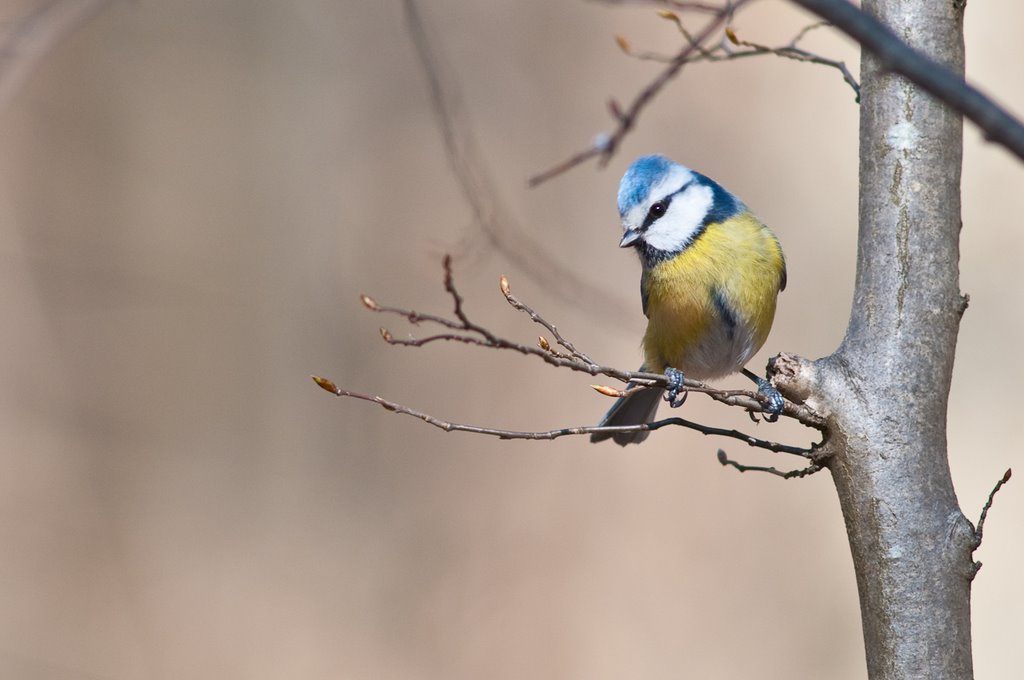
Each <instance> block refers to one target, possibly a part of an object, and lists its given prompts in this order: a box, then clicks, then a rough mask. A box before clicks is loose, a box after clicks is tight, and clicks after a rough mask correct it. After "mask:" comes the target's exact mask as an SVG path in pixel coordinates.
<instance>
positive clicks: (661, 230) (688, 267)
mask: <svg viewBox="0 0 1024 680" xmlns="http://www.w3.org/2000/svg"><path fill="white" fill-rule="evenodd" d="M618 202H619V215H620V217H621V218H622V229H623V232H624V233H623V235H622V240H621V241H619V247H621V248H633V249H635V250H636V252H637V255H639V256H640V263H641V265H642V266H643V274H642V276H641V278H640V297H641V300H642V302H643V310H644V314H645V315H646V316H647V320H648V321H647V332H646V333H645V334H644V340H643V351H644V363H643V366H642V367H641V369H640V370H642V371H649V372H654V373H665V374H666V375H668V377H669V379H670V386H671V387H670V390H669V395H670V403H672V404H673V405H674V406H678V405H679V403H681V401H680V402H676V396H677V395H678V392H679V389H680V387H681V385H682V376H683V375H685V376H686V377H689V378H694V379H697V380H714V379H717V378H722V377H724V376H727V375H730V374H732V373H736V372H737V371H743V373H744V374H745V375H747V376H748V377H750V378H751V379H753V380H754V381H755V382H756V383H757V385H758V390H759V392H761V393H762V394H764V395H765V397H766V398H767V400H768V402H769V405H768V408H767V410H768V411H769V414H770V416H774V417H776V418H777V417H778V413H779V412H781V410H782V406H783V400H782V397H781V396H780V395H779V393H778V392H776V391H775V390H774V388H773V387H772V386H771V384H770V383H769V382H768V381H767V380H765V379H764V378H760V377H758V376H756V375H754V374H753V373H751V372H750V371H747V370H746V369H745V368H744V366H745V364H746V363H747V361H749V360H750V358H751V357H752V356H753V355H754V354H755V353H756V352H757V351H758V350H759V349H761V345H763V344H764V341H765V339H766V338H767V337H768V332H769V331H770V330H771V326H772V321H773V320H774V318H775V302H776V298H777V297H778V294H779V291H781V290H783V289H784V288H785V287H786V261H785V258H784V257H783V254H782V248H781V246H780V245H779V241H778V239H777V238H776V237H775V235H774V234H773V233H772V232H771V231H770V230H769V229H768V227H766V226H765V225H764V224H762V223H761V221H760V220H758V219H757V218H756V217H754V215H753V214H751V212H750V211H749V210H748V209H747V206H745V205H744V204H743V203H742V202H741V201H740V200H739V199H738V198H736V197H735V196H733V195H732V194H731V193H729V192H728V191H726V190H725V189H724V188H722V186H721V185H719V184H718V183H717V182H715V181H714V180H712V179H709V178H708V177H705V176H704V175H702V174H700V173H699V172H694V171H693V170H690V169H688V168H685V167H683V166H682V165H679V164H678V163H675V162H673V161H671V160H669V159H668V158H665V157H664V156H644V157H642V158H639V159H637V160H636V161H635V162H634V163H633V164H632V165H631V166H629V169H628V170H626V174H625V175H624V176H623V177H622V182H621V183H620V184H619V196H618ZM663 392H664V390H662V389H660V388H651V389H647V390H642V391H640V392H637V393H634V394H632V395H629V396H626V397H623V398H621V399H619V400H618V401H617V402H616V403H615V404H614V405H613V406H612V407H611V409H610V410H609V411H608V413H607V414H606V415H605V417H604V419H603V420H602V421H601V422H600V425H601V426H618V425H636V424H640V423H649V422H651V421H653V420H654V417H655V413H656V412H657V410H658V402H659V401H660V398H661V396H662V393H663ZM684 395H685V393H684ZM647 435H648V432H647V431H643V432H628V433H619V434H608V433H595V434H592V435H591V437H590V441H593V442H599V441H603V440H605V439H608V438H612V439H614V440H615V441H616V443H618V444H621V445H623V446H625V445H626V444H629V443H639V442H641V441H643V440H644V439H646V438H647Z"/></svg>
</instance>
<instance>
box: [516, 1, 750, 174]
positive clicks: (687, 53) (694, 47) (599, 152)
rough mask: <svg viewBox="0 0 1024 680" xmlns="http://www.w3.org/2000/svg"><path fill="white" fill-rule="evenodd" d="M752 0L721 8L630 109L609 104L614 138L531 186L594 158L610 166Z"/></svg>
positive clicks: (603, 140)
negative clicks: (654, 105) (640, 122)
mask: <svg viewBox="0 0 1024 680" xmlns="http://www.w3.org/2000/svg"><path fill="white" fill-rule="evenodd" d="M747 2H749V0H735V2H729V3H726V4H725V5H723V6H722V7H720V8H719V9H718V11H717V12H716V13H715V14H714V15H713V16H712V17H711V19H710V20H709V21H708V22H707V24H706V25H705V26H704V28H703V29H701V30H700V32H698V33H697V34H696V35H695V36H694V37H693V39H692V40H691V41H689V43H688V44H687V45H686V47H684V48H683V49H682V50H680V51H679V53H678V54H677V55H676V56H675V57H674V58H673V59H672V61H671V62H669V64H668V65H667V66H666V67H665V68H664V69H663V70H662V72H661V73H659V74H658V76H657V77H656V78H654V80H652V81H651V82H650V83H649V84H648V85H647V87H645V88H644V89H643V90H641V91H640V93H639V94H637V96H636V97H635V98H634V99H633V101H632V103H630V105H629V107H628V108H627V109H626V110H625V111H622V110H620V108H619V105H618V103H616V102H615V101H614V100H613V101H612V102H610V103H609V107H610V108H611V110H612V115H613V116H614V117H615V119H616V123H617V125H616V128H615V130H614V131H613V132H612V133H611V134H610V135H607V136H605V135H600V136H599V137H598V138H597V139H596V140H595V142H594V144H593V145H592V146H591V147H590V148H589V149H585V150H584V151H581V152H580V153H578V154H576V155H575V156H573V157H572V158H570V159H569V160H567V161H565V162H563V163H560V164H558V165H556V166H555V167H554V168H551V169H550V170H547V171H545V172H542V173H539V174H537V175H534V176H533V177H531V178H530V180H529V185H530V186H531V187H535V186H537V185H538V184H541V183H542V182H545V181H547V180H549V179H551V178H552V177H555V176H557V175H559V174H561V173H563V172H565V171H567V170H569V169H571V168H573V167H575V166H577V165H579V164H580V163H583V162H584V161H587V160H589V159H591V158H595V157H599V162H600V164H601V165H602V166H604V165H605V164H607V163H608V161H609V160H610V159H611V157H612V156H613V155H614V154H615V151H616V150H617V149H618V147H619V144H620V143H621V142H622V139H623V138H624V137H625V136H626V135H627V134H629V132H630V130H632V129H633V126H634V125H636V122H637V119H638V118H639V117H640V114H641V113H642V112H643V110H644V109H645V108H646V107H647V105H648V104H649V103H650V102H651V100H653V99H654V97H656V96H657V95H658V93H659V92H661V90H662V89H663V88H664V87H665V86H666V85H667V84H668V83H669V82H670V81H671V80H672V79H673V78H675V77H676V76H677V75H678V74H679V71H680V70H682V68H683V66H685V65H686V64H687V63H688V62H689V61H690V60H691V57H692V56H693V55H694V54H695V53H699V52H700V49H701V47H700V46H702V45H703V44H704V43H705V41H707V39H708V38H710V37H711V36H712V35H713V34H714V33H715V31H717V30H719V29H720V28H721V27H722V26H723V25H724V24H725V22H726V20H727V19H728V18H729V17H730V16H732V14H733V13H734V12H735V11H736V10H737V9H739V8H740V7H742V6H743V5H745V4H746V3H747Z"/></svg>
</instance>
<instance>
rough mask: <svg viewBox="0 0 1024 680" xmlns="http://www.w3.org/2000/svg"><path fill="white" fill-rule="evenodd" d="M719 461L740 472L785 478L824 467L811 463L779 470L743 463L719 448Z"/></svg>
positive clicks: (791, 477) (819, 470)
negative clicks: (796, 467) (796, 468)
mask: <svg viewBox="0 0 1024 680" xmlns="http://www.w3.org/2000/svg"><path fill="white" fill-rule="evenodd" d="M718 462H719V463H721V464H722V465H723V466H732V467H734V468H736V469H737V470H739V471H740V472H767V473H768V474H770V475H775V476H776V477H782V478H783V479H794V478H801V477H807V476H808V475H813V474H814V473H815V472H821V470H823V469H824V466H823V465H819V464H818V463H811V464H810V465H808V466H807V467H805V468H800V469H799V470H786V471H783V470H779V469H777V468H774V467H764V466H761V465H744V464H743V463H737V462H736V461H734V460H732V459H731V458H729V457H728V456H727V455H726V453H725V451H724V450H722V449H718Z"/></svg>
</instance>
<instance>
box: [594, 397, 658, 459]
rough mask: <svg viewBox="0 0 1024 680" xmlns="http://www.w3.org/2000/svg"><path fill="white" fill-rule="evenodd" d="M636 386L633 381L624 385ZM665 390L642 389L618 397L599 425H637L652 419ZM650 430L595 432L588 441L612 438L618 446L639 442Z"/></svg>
mask: <svg viewBox="0 0 1024 680" xmlns="http://www.w3.org/2000/svg"><path fill="white" fill-rule="evenodd" d="M632 387H636V385H634V384H633V383H630V384H629V385H627V386H626V389H630V388H632ZM664 391H665V390H663V389H661V388H659V387H652V388H650V389H646V390H642V391H640V392H637V393H636V394H631V395H629V396H627V397H619V399H618V401H616V402H615V403H614V404H612V407H611V408H610V409H608V413H606V414H605V415H604V418H602V419H601V422H600V423H598V425H599V426H600V427H605V426H616V425H639V424H641V423H649V422H651V421H652V420H654V414H655V413H657V412H658V402H660V401H661V395H662V393H663V392H664ZM649 434H650V432H648V431H646V430H645V431H643V432H616V433H611V432H595V433H594V434H592V435H590V441H592V442H603V441H604V440H605V439H614V440H615V443H616V444H618V445H619V446H625V445H626V444H639V443H640V442H642V441H643V440H645V439H647V435H649Z"/></svg>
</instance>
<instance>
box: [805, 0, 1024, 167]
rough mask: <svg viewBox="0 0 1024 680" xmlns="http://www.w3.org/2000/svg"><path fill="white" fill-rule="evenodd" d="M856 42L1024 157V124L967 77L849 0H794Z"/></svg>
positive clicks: (996, 141)
mask: <svg viewBox="0 0 1024 680" xmlns="http://www.w3.org/2000/svg"><path fill="white" fill-rule="evenodd" d="M793 2H795V3H796V4H798V5H800V6H801V7H803V8H804V9H807V10H809V11H811V12H814V13H815V14H817V15H818V16H820V17H821V18H822V19H825V20H826V21H828V22H830V23H832V24H833V25H834V26H835V27H836V28H838V29H839V30H841V31H843V32H844V33H846V34H847V35H848V36H850V37H851V38H853V39H854V40H856V41H857V42H858V43H860V44H861V46H862V47H863V48H864V49H865V50H868V51H870V52H871V53H872V54H874V55H875V56H876V57H877V59H878V60H879V62H881V64H882V66H883V67H884V68H886V69H888V70H889V71H892V72H893V73H898V74H900V75H901V76H903V77H904V78H906V79H907V80H910V81H911V82H913V83H915V84H917V85H918V86H919V87H920V88H921V89H923V90H924V91H925V92H927V93H929V94H930V95H932V96H933V97H935V98H936V99H938V100H939V101H941V102H943V103H945V104H946V105H947V106H949V107H950V108H952V109H953V110H955V111H959V112H960V113H962V114H963V115H964V116H966V117H967V118H968V119H969V120H971V121H973V122H974V124H975V125H977V126H978V127H979V128H981V131H982V132H983V133H984V135H985V138H986V139H988V140H989V141H991V142H995V143H997V144H1000V145H1001V146H1004V147H1006V148H1007V149H1008V150H1009V151H1011V152H1012V153H1013V154H1015V155H1016V156H1017V157H1018V158H1020V159H1021V160H1024V124H1022V123H1021V121H1020V120H1018V119H1017V118H1014V117H1013V116H1012V115H1010V113H1009V112H1007V111H1006V110H1005V109H1003V108H1002V107H1000V106H999V105H998V104H996V103H995V102H993V101H992V100H991V99H989V98H988V97H986V96H985V95H984V94H982V93H981V92H980V91H979V90H978V89H976V88H974V87H972V86H971V85H968V84H967V82H966V81H965V80H964V79H963V77H962V76H961V75H959V74H956V73H953V72H952V71H950V70H949V69H948V68H946V67H945V66H943V65H942V64H939V63H938V62H936V61H934V60H933V59H930V58H929V57H927V56H925V55H924V54H922V53H921V52H919V51H917V50H915V49H914V48H912V47H910V46H909V45H907V44H906V43H905V42H903V41H902V40H900V38H899V36H897V35H896V34H895V33H893V31H892V30H891V29H890V28H889V27H887V26H886V25H885V24H883V23H882V22H880V21H879V20H878V19H876V18H875V17H873V16H871V15H869V14H867V13H866V12H864V11H862V10H861V9H860V8H858V7H856V6H855V5H853V4H852V3H850V2H848V1H847V0H793Z"/></svg>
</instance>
